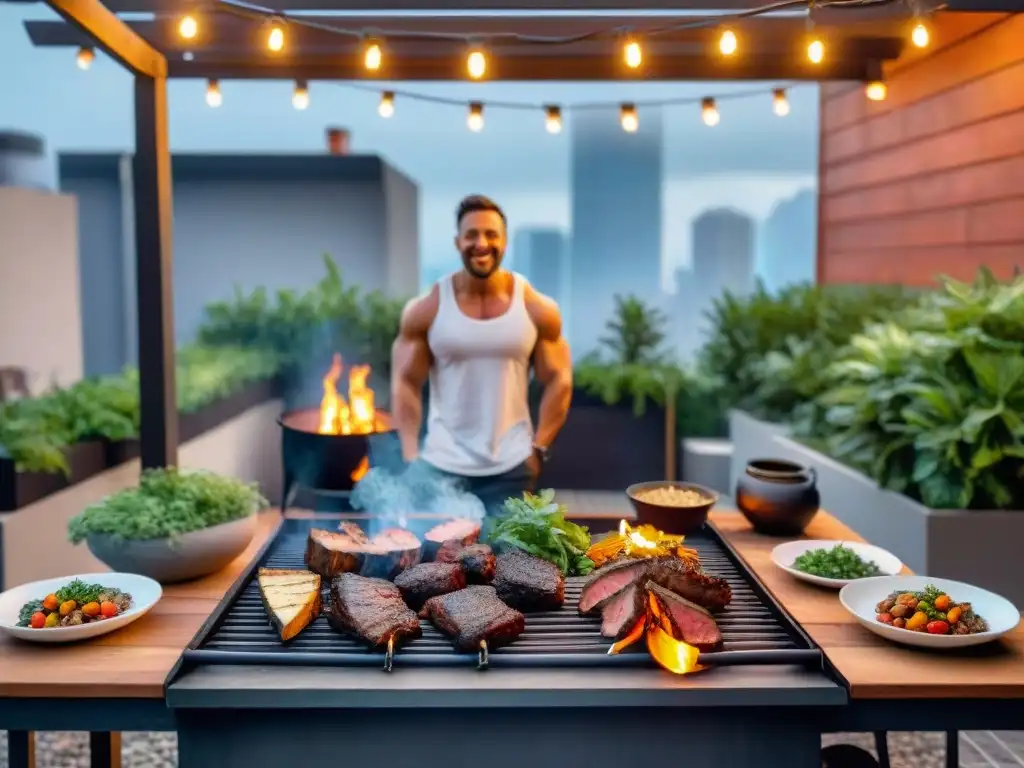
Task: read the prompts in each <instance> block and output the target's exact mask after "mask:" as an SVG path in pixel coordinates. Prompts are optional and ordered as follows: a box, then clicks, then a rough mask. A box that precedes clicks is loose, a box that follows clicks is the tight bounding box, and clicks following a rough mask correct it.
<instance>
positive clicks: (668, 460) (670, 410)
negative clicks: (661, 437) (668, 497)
mask: <svg viewBox="0 0 1024 768" xmlns="http://www.w3.org/2000/svg"><path fill="white" fill-rule="evenodd" d="M677 396H678V394H677V392H676V388H675V386H674V385H669V386H668V387H666V389H665V479H666V480H676V479H677V478H676V471H677V469H678V466H679V462H678V461H677V460H676V447H677V446H676V443H677V440H676V421H677V419H676V398H677Z"/></svg>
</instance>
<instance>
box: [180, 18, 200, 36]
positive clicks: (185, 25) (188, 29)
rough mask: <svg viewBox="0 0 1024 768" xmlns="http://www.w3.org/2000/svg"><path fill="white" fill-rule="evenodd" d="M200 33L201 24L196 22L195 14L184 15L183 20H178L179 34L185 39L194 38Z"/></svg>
mask: <svg viewBox="0 0 1024 768" xmlns="http://www.w3.org/2000/svg"><path fill="white" fill-rule="evenodd" d="M198 33H199V24H198V23H197V22H196V18H195V16H192V15H186V16H182V18H181V21H179V22H178V34H179V35H181V36H182V38H183V39H185V40H192V39H193V38H195V36H196V35H197V34H198Z"/></svg>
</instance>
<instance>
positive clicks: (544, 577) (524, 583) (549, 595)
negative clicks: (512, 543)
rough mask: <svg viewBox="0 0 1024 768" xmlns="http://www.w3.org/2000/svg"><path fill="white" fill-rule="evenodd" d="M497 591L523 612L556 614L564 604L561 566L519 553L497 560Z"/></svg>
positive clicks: (495, 577) (495, 585)
mask: <svg viewBox="0 0 1024 768" xmlns="http://www.w3.org/2000/svg"><path fill="white" fill-rule="evenodd" d="M494 588H495V589H496V590H497V592H498V597H500V598H501V599H502V600H504V601H505V602H506V603H508V604H509V605H510V606H512V607H513V608H516V609H518V610H520V611H527V612H529V611H553V610H556V609H558V608H561V607H562V603H564V602H565V577H564V576H562V572H561V571H560V570H558V566H557V565H555V564H554V563H552V562H549V561H547V560H541V559H540V558H539V557H534V556H533V555H527V554H525V553H523V552H519V551H518V550H513V551H511V552H506V553H505V554H503V555H501V556H500V557H499V558H498V560H497V562H496V564H495V567H494Z"/></svg>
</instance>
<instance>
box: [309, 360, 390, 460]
mask: <svg viewBox="0 0 1024 768" xmlns="http://www.w3.org/2000/svg"><path fill="white" fill-rule="evenodd" d="M343 371H344V365H343V364H342V361H341V355H338V354H335V355H334V360H333V362H332V363H331V367H330V370H328V371H327V375H326V376H324V397H323V400H321V401H320V430H319V431H320V434H322V435H368V434H370V433H371V432H375V431H377V411H376V409H375V407H374V399H373V390H372V389H370V388H369V387H368V386H367V385H366V379H367V377H368V376H369V375H370V366H368V365H353V366H352V367H351V368H349V372H348V398H347V399H346V398H345V396H344V395H342V394H339V393H338V381H339V380H340V379H341V374H342V372H343ZM357 471H358V470H357Z"/></svg>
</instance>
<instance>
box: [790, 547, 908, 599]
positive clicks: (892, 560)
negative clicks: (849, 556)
mask: <svg viewBox="0 0 1024 768" xmlns="http://www.w3.org/2000/svg"><path fill="white" fill-rule="evenodd" d="M837 544H841V545H842V546H844V547H846V548H847V549H850V550H853V552H854V553H855V554H856V555H858V556H860V558H861V559H862V560H869V561H871V562H874V564H875V565H877V566H878V567H879V568H880V569H881V570H882V573H881V574H879V575H882V576H895V575H897V574H898V573H899V572H900V571H901V570H903V563H901V562H900V559H899V558H898V557H896V555H894V554H892V552H887V551H886V550H884V549H882V548H881V547H876V546H875V545H874V544H865V543H864V542H862V541H828V540H825V539H799V540H797V541H787V542H786V543H785V544H779V546H777V547H775V549H773V550H772V562H773V563H775V565H777V566H778V567H779V568H781V569H782V570H784V571H785V572H786V573H788V574H790V575H791V576H793V577H794V578H797V579H801V580H802V581H809V582H810V583H811V584H817V585H818V586H821V587H830V588H832V589H842V588H843V587H845V586H846V585H847V584H849V583H851V582H853V581H860V579H829V578H826V577H824V576H815V575H814V574H811V573H804V572H803V571H799V570H797V569H796V568H794V567H793V563H794V562H795V561H796V559H797V558H798V557H800V555H802V554H804V553H805V552H810V551H811V550H812V549H832V547H834V546H836V545H837ZM875 602H878V601H877V600H876V601H875Z"/></svg>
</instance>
